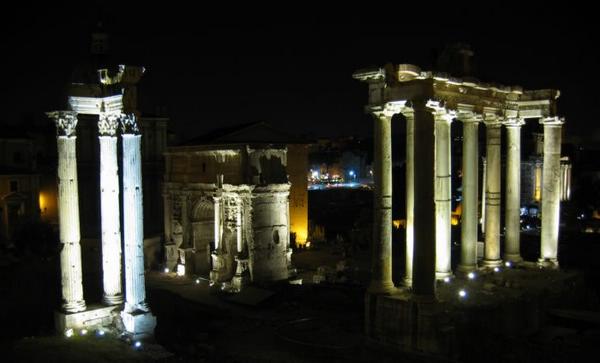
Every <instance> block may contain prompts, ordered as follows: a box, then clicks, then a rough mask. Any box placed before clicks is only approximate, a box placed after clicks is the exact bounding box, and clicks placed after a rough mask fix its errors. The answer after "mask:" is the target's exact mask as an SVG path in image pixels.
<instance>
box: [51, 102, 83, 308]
mask: <svg viewBox="0 0 600 363" xmlns="http://www.w3.org/2000/svg"><path fill="white" fill-rule="evenodd" d="M47 115H48V116H49V117H50V118H52V119H54V122H55V123H56V131H57V140H56V141H57V145H58V222H59V225H60V243H61V251H60V271H61V283H62V309H63V310H64V312H66V313H77V312H81V311H84V310H86V304H85V300H84V299H83V282H82V265H81V245H80V239H81V237H80V231H79V192H78V182H77V154H76V140H77V137H76V127H77V114H76V113H75V112H71V111H55V112H49V113H47Z"/></svg>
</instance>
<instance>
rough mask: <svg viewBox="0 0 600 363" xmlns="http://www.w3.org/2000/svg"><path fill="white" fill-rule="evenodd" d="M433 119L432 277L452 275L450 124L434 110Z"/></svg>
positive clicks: (447, 116)
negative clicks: (433, 256)
mask: <svg viewBox="0 0 600 363" xmlns="http://www.w3.org/2000/svg"><path fill="white" fill-rule="evenodd" d="M434 117H435V232H436V233H435V241H436V246H435V277H436V278H437V279H443V278H445V277H448V276H450V275H452V269H451V265H450V255H451V247H452V245H451V243H452V242H451V238H450V234H451V228H452V226H451V218H452V203H451V194H452V191H451V154H450V123H451V122H452V116H451V115H450V114H448V113H447V112H446V110H444V109H437V112H435V113H434Z"/></svg>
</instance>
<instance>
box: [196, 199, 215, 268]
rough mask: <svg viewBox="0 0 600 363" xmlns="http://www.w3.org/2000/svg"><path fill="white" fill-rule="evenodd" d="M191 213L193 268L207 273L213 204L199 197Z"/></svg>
mask: <svg viewBox="0 0 600 363" xmlns="http://www.w3.org/2000/svg"><path fill="white" fill-rule="evenodd" d="M191 214H192V215H191V217H192V221H191V222H192V236H191V240H192V246H193V248H194V250H195V254H194V270H195V272H196V273H197V274H201V275H208V273H209V271H210V251H211V246H212V244H213V243H214V231H215V227H214V225H215V213H214V204H213V202H212V201H211V200H209V199H208V198H201V199H199V200H197V201H196V202H195V203H194V205H193V207H192V213H191Z"/></svg>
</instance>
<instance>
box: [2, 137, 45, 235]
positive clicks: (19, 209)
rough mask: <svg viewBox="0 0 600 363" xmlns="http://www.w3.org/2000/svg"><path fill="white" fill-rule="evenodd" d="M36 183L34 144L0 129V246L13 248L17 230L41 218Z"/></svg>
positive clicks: (28, 139)
mask: <svg viewBox="0 0 600 363" xmlns="http://www.w3.org/2000/svg"><path fill="white" fill-rule="evenodd" d="M39 182H40V177H39V175H38V174H37V173H36V163H35V155H34V148H33V140H32V139H31V138H29V136H27V135H26V134H25V133H23V132H20V131H18V130H15V129H13V128H10V127H7V126H4V127H2V136H0V244H2V245H5V246H6V245H11V244H13V243H14V242H15V237H16V234H17V233H18V232H19V230H20V229H21V228H22V227H23V226H24V225H25V224H26V223H28V222H32V221H35V220H37V219H38V218H39V217H40V205H39Z"/></svg>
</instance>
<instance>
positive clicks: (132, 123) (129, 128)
mask: <svg viewBox="0 0 600 363" xmlns="http://www.w3.org/2000/svg"><path fill="white" fill-rule="evenodd" d="M120 121H121V130H122V132H123V134H133V135H139V134H140V129H139V128H138V123H137V119H136V117H135V115H134V114H132V113H128V114H125V113H123V114H121V117H120Z"/></svg>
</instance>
